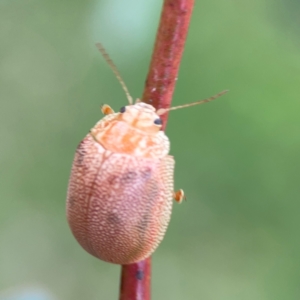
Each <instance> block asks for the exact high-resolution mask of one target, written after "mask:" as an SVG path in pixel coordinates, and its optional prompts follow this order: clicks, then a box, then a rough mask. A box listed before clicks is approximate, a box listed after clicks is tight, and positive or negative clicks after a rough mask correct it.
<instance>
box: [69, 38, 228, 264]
mask: <svg viewBox="0 0 300 300" xmlns="http://www.w3.org/2000/svg"><path fill="white" fill-rule="evenodd" d="M97 46H98V48H99V50H100V52H101V53H102V54H103V56H104V57H105V59H106V60H107V61H108V63H109V64H110V66H111V67H112V69H113V71H114V73H115V74H116V76H117V78H118V79H119V81H120V83H121V85H122V87H123V89H124V91H125V93H126V95H127V97H128V100H129V105H128V106H126V107H122V108H121V110H120V112H119V113H114V111H113V110H112V109H111V108H110V107H109V106H108V105H104V106H103V107H102V112H103V113H104V114H106V116H105V117H104V118H103V119H102V120H100V121H99V122H98V123H97V124H96V125H95V126H94V127H93V128H92V129H91V130H90V132H89V134H88V135H87V136H86V137H85V138H84V139H83V140H82V141H81V143H80V144H79V146H78V148H77V150H76V154H75V158H74V162H73V167H72V172H71V177H70V181H69V188H68V196H67V219H68V222H69V225H70V228H71V230H72V232H73V234H74V236H75V238H76V239H77V241H78V242H79V243H80V245H81V246H82V247H83V248H84V249H85V250H86V251H87V252H89V253H90V254H92V255H94V256H96V257H98V258H99V259H102V260H104V261H107V262H111V263H115V264H122V265H123V264H130V263H134V262H137V261H140V260H143V259H145V258H147V257H148V256H150V255H151V254H152V253H153V251H154V250H155V249H156V248H157V246H158V245H159V243H160V242H161V240H162V239H163V237H164V234H165V232H166V229H167V226H168V224H169V221H170V216H171V210H172V199H173V198H174V199H175V200H176V201H177V202H179V203H180V202H181V201H182V199H183V198H184V194H183V191H182V190H179V191H178V192H176V193H174V192H173V173H174V164H175V162H174V158H173V157H172V156H170V155H168V153H169V149H170V142H169V139H168V137H167V136H166V135H165V133H164V132H163V131H161V130H160V129H161V119H160V117H159V115H161V114H163V113H165V111H167V110H170V109H160V110H158V111H156V110H155V108H154V107H153V106H152V105H149V104H146V103H142V102H137V103H135V104H132V98H131V96H130V95H129V92H128V90H127V88H126V86H125V84H124V82H123V81H122V79H121V77H120V74H119V72H118V71H117V69H116V67H115V66H114V64H113V63H112V61H111V60H110V58H109V57H108V55H107V54H106V53H105V51H104V49H103V47H102V46H101V45H100V44H98V45H97ZM224 92H225V91H224ZM224 92H222V93H220V94H218V95H216V96H214V97H211V98H209V99H206V100H202V101H198V102H194V103H192V104H188V105H184V106H190V105H194V104H200V103H203V102H207V101H211V100H213V99H215V98H216V97H218V96H220V95H221V94H223V93H224ZM184 106H180V107H184ZM180 107H173V108H171V109H177V108H180Z"/></svg>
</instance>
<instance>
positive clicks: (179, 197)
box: [173, 189, 186, 203]
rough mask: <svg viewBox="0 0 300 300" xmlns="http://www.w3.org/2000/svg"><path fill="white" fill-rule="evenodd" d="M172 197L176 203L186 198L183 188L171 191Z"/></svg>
mask: <svg viewBox="0 0 300 300" xmlns="http://www.w3.org/2000/svg"><path fill="white" fill-rule="evenodd" d="M173 198H174V200H175V201H176V202H177V203H181V202H182V200H186V197H185V195H184V192H183V190H181V189H180V190H178V191H176V192H174V193H173Z"/></svg>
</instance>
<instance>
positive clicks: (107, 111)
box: [101, 104, 114, 115]
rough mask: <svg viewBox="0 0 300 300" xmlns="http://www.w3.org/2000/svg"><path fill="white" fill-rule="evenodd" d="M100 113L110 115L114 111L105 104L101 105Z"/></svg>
mask: <svg viewBox="0 0 300 300" xmlns="http://www.w3.org/2000/svg"><path fill="white" fill-rule="evenodd" d="M101 111H102V113H103V114H104V115H110V114H113V113H114V110H113V109H112V108H111V107H110V106H109V105H107V104H103V105H101Z"/></svg>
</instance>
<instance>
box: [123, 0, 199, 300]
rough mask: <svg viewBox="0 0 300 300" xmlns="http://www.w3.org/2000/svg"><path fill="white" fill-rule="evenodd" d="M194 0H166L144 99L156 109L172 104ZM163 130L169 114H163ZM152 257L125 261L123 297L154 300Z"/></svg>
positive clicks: (125, 298) (130, 299) (127, 299)
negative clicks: (152, 296)
mask: <svg viewBox="0 0 300 300" xmlns="http://www.w3.org/2000/svg"><path fill="white" fill-rule="evenodd" d="M193 6H194V0H165V1H164V4H163V9H162V14H161V18H160V24H159V28H158V32H157V36H156V41H155V46H154V51H153V55H152V60H151V63H150V67H149V72H148V76H147V80H146V83H145V88H144V93H143V96H142V101H143V102H146V103H149V104H151V105H153V106H154V107H155V108H156V109H159V108H168V107H170V106H171V101H172V96H173V92H174V89H175V84H176V79H177V74H178V70H179V65H180V61H181V57H182V53H183V49H184V44H185V41H186V36H187V32H188V27H189V23H190V19H191V15H192V10H193ZM161 118H162V120H163V130H164V129H165V127H166V123H167V119H168V114H167V113H166V114H164V115H162V116H161ZM150 287H151V258H150V257H149V258H147V259H145V260H143V261H140V262H138V263H135V264H130V265H123V266H122V273H121V288H120V298H119V299H120V300H150V298H151V289H150Z"/></svg>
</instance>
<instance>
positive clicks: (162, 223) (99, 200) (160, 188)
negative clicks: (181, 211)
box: [67, 103, 174, 264]
mask: <svg viewBox="0 0 300 300" xmlns="http://www.w3.org/2000/svg"><path fill="white" fill-rule="evenodd" d="M156 118H158V116H157V115H156V114H155V111H154V108H153V107H152V106H150V105H147V104H144V103H138V104H135V105H132V106H127V107H126V112H125V113H123V114H121V113H116V114H110V115H108V116H106V117H104V118H103V119H102V120H101V121H99V122H98V123H97V124H96V125H95V127H94V128H93V129H92V130H91V133H90V134H88V135H87V136H86V137H85V139H84V140H83V141H82V142H81V143H80V145H79V146H78V148H77V151H76V154H75V158H74V162H73V167H72V173H71V178H70V183H69V189H68V200H67V218H68V221H69V224H70V227H71V230H72V232H73V234H74V236H75V237H76V239H77V240H78V242H79V243H80V244H81V246H82V247H83V248H84V249H85V250H86V251H88V252H89V253H90V254H92V255H94V256H96V257H98V258H100V259H102V260H104V261H108V262H112V263H117V264H129V263H133V262H136V261H139V260H142V259H144V258H146V257H148V256H150V255H151V253H152V252H153V251H154V250H155V249H156V248H157V246H158V244H159V243H160V241H161V240H162V239H163V236H164V234H165V231H166V229H167V226H168V223H169V220H170V216H171V210H172V198H173V172H174V159H173V157H172V156H169V155H167V154H168V152H169V140H168V138H167V137H166V136H165V134H164V133H163V132H162V131H160V126H157V125H155V124H154V123H153V121H154V120H155V119H156Z"/></svg>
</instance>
